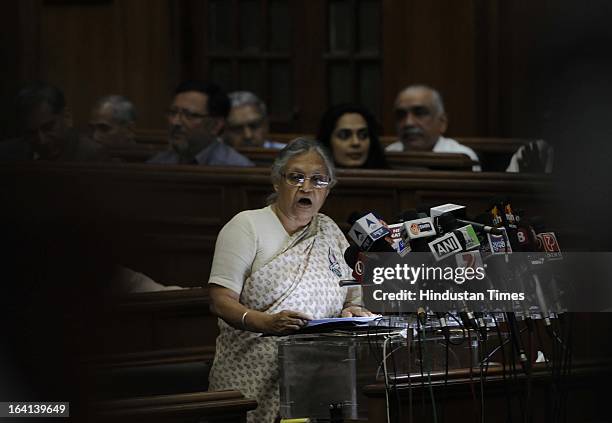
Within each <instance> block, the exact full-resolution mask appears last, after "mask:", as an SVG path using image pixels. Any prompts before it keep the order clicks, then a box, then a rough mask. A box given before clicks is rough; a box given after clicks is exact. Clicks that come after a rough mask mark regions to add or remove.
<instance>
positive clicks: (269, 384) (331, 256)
mask: <svg viewBox="0 0 612 423" xmlns="http://www.w3.org/2000/svg"><path fill="white" fill-rule="evenodd" d="M293 237H295V239H292V240H291V242H290V244H289V247H287V248H286V249H285V250H284V251H282V252H281V253H280V254H278V255H277V256H276V257H274V258H273V259H272V260H270V261H269V262H268V263H267V264H265V265H263V266H262V267H261V268H259V269H258V270H257V271H256V272H254V273H253V274H251V275H250V276H249V277H248V278H247V279H246V281H245V283H244V286H243V289H242V292H241V294H240V303H241V304H243V305H245V306H246V307H248V308H250V309H253V310H258V311H262V312H265V313H270V314H273V313H278V312H280V311H283V310H288V309H289V310H294V311H301V312H303V313H306V314H309V315H311V316H312V317H313V318H315V319H320V318H324V317H333V316H338V315H339V314H340V312H341V311H342V308H343V306H344V304H345V303H346V302H348V300H351V301H354V299H352V298H350V299H349V298H347V295H348V290H347V288H341V287H340V286H339V284H338V281H339V280H340V279H342V278H346V277H348V275H349V271H350V269H349V268H348V266H347V265H346V264H345V262H344V259H343V252H344V249H345V248H346V247H347V246H348V243H347V241H346V238H345V237H344V234H342V232H341V231H340V229H339V228H338V226H337V225H336V224H335V223H334V222H333V221H332V220H331V219H330V218H329V217H327V216H325V215H322V214H318V215H317V216H316V217H315V218H314V219H313V221H312V222H311V224H310V225H309V226H308V227H307V228H305V229H304V230H303V231H301V232H299V233H298V234H294V235H293V236H292V238H293ZM351 293H353V292H351ZM247 320H248V319H247ZM219 329H220V335H219V337H218V338H217V346H216V353H215V361H214V364H213V367H212V369H211V373H210V377H209V381H210V390H222V389H237V390H239V391H240V392H242V393H243V394H244V395H245V396H247V397H250V398H254V399H256V400H257V402H258V404H259V405H258V407H257V409H256V410H254V411H252V412H250V413H249V414H248V418H247V421H248V422H249V423H268V422H269V423H272V422H274V420H275V418H276V417H277V416H278V412H279V386H278V378H279V372H278V361H277V342H278V338H277V337H274V336H268V337H262V336H261V335H260V334H258V333H253V332H248V331H243V330H238V329H234V328H233V327H231V326H229V325H228V324H227V323H225V322H224V321H223V320H221V319H219Z"/></svg>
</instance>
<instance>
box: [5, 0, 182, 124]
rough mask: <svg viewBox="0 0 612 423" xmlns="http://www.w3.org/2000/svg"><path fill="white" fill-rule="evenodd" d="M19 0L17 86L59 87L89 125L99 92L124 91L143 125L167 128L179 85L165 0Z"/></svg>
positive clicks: (14, 80)
mask: <svg viewBox="0 0 612 423" xmlns="http://www.w3.org/2000/svg"><path fill="white" fill-rule="evenodd" d="M20 3H23V5H21V4H20V7H19V9H18V10H17V11H16V13H15V14H16V15H17V17H16V21H18V22H20V26H19V29H20V30H19V31H18V34H17V36H13V37H14V39H16V40H17V41H18V44H17V46H18V47H17V50H18V52H19V53H20V60H19V61H18V62H17V64H16V65H14V66H13V67H14V68H15V70H13V71H12V75H13V76H12V78H11V79H12V81H11V83H12V86H13V87H14V86H19V85H22V84H23V83H25V82H27V81H31V80H34V79H40V80H45V81H49V82H51V83H53V84H55V85H57V86H59V87H61V88H62V89H63V90H64V93H65V95H66V100H67V102H68V105H69V107H70V109H71V111H72V114H73V118H74V123H75V126H77V127H84V126H85V125H86V124H87V121H88V116H89V112H90V109H91V105H92V103H93V102H94V101H95V100H96V99H97V98H98V97H100V96H102V95H107V94H123V95H126V96H127V97H128V98H130V99H131V100H132V101H133V102H134V104H135V106H136V108H137V112H138V121H137V126H138V127H141V128H156V129H165V128H166V123H165V117H164V110H165V108H167V106H168V102H169V99H170V92H171V90H172V88H173V86H174V84H175V82H174V81H173V80H172V81H171V80H170V77H169V75H170V74H171V73H172V72H173V65H172V63H173V62H172V60H171V51H170V41H169V40H170V34H169V27H170V17H169V12H170V10H169V9H170V8H169V2H168V1H166V0H153V1H144V0H122V1H110V0H109V1H96V2H87V1H82V2H74V1H70V2H62V1H44V0H29V1H24V2H20ZM10 75H11V74H9V76H10ZM15 93H16V90H15V89H13V92H10V93H8V92H7V94H6V95H7V96H10V97H14V95H15ZM4 103H6V104H7V106H6V110H8V108H9V106H8V102H7V101H4Z"/></svg>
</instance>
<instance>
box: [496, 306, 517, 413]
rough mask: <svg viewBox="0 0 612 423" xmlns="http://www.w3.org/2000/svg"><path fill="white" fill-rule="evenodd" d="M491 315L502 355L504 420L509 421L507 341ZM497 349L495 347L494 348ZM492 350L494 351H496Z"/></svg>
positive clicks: (510, 400)
mask: <svg viewBox="0 0 612 423" xmlns="http://www.w3.org/2000/svg"><path fill="white" fill-rule="evenodd" d="M491 317H492V318H493V324H494V325H495V331H496V332H497V337H498V340H499V347H498V348H499V349H501V356H502V384H503V385H504V394H505V396H506V405H507V408H508V414H507V415H506V420H507V421H508V419H509V421H510V423H511V422H512V399H511V397H510V390H509V387H508V381H507V379H506V364H507V359H506V349H505V348H504V346H505V345H506V342H507V341H504V338H503V337H502V332H501V328H500V327H499V322H498V321H497V318H496V317H495V313H491ZM496 350H497V349H496ZM496 350H494V351H496ZM491 357H492V356H491Z"/></svg>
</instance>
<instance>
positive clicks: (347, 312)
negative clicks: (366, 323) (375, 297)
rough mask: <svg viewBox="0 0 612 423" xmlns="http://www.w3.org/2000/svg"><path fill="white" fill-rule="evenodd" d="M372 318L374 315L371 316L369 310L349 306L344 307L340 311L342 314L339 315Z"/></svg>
mask: <svg viewBox="0 0 612 423" xmlns="http://www.w3.org/2000/svg"><path fill="white" fill-rule="evenodd" d="M371 316H374V314H372V312H370V310H368V309H367V308H364V307H361V306H356V305H349V306H346V307H344V309H343V310H342V314H340V317H371Z"/></svg>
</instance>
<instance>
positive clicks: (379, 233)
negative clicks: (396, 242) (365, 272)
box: [349, 213, 395, 252]
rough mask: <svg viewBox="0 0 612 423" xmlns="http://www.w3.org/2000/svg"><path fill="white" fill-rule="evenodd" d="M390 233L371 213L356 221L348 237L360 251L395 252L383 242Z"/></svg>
mask: <svg viewBox="0 0 612 423" xmlns="http://www.w3.org/2000/svg"><path fill="white" fill-rule="evenodd" d="M389 235H390V232H389V229H387V228H386V227H385V226H384V225H383V224H382V223H381V222H380V220H379V218H378V217H376V216H375V215H374V214H373V213H367V214H366V215H364V216H362V217H360V218H359V219H356V220H355V222H354V223H353V226H352V227H351V229H350V230H349V237H350V238H351V239H352V240H353V242H354V243H355V244H356V245H357V247H359V250H360V251H378V252H395V250H394V249H393V247H391V245H389V243H388V242H387V241H386V240H385V237H387V236H389Z"/></svg>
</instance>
